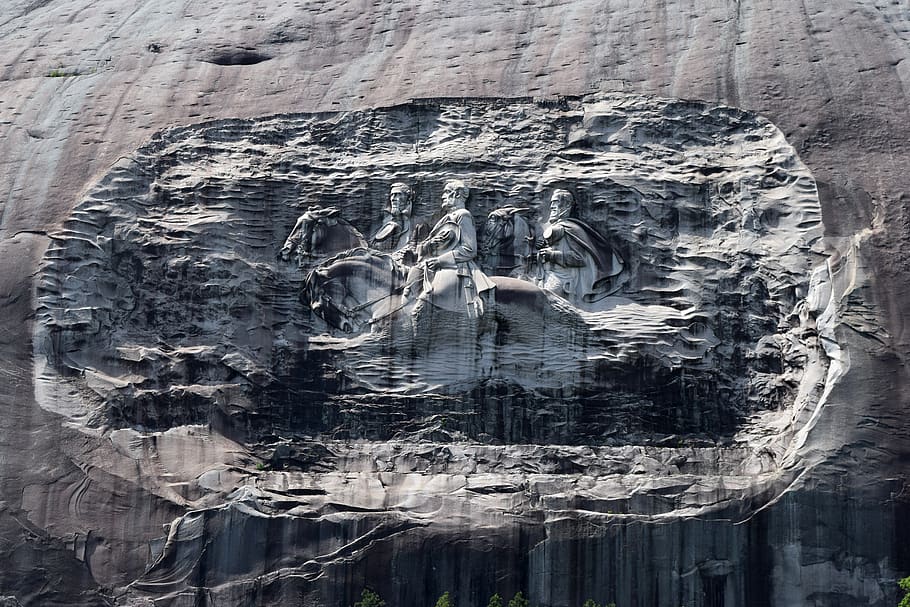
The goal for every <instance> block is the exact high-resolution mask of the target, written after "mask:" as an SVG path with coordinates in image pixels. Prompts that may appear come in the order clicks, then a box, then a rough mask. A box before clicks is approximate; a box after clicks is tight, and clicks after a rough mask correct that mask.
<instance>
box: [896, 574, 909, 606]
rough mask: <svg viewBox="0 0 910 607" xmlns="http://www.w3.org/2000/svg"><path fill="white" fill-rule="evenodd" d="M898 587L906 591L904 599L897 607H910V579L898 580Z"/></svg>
mask: <svg viewBox="0 0 910 607" xmlns="http://www.w3.org/2000/svg"><path fill="white" fill-rule="evenodd" d="M897 585H898V586H900V587H901V590H903V591H904V598H902V599H901V602H900V603H898V604H897V607H910V577H905V578H904V579H902V580H898V582H897Z"/></svg>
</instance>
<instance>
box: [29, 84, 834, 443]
mask: <svg viewBox="0 0 910 607" xmlns="http://www.w3.org/2000/svg"><path fill="white" fill-rule="evenodd" d="M365 235H367V236H365ZM820 237H821V225H820V214H819V205H818V200H817V193H816V187H815V182H814V180H813V178H812V176H811V175H810V174H809V172H808V170H807V169H806V168H805V166H804V165H803V164H802V163H801V162H800V160H799V158H798V157H797V155H796V153H795V151H794V150H793V148H792V147H790V145H789V144H788V143H787V142H786V141H785V139H784V137H783V135H782V134H781V133H780V131H779V130H778V129H777V128H775V127H774V126H773V125H772V124H770V123H768V122H767V121H765V120H764V119H762V118H760V117H758V116H755V115H753V114H749V113H746V112H742V111H739V110H735V109H732V108H727V107H718V106H708V105H703V104H699V103H690V102H681V101H672V100H661V99H653V98H645V97H636V96H608V97H590V98H572V99H564V100H561V101H560V102H558V103H553V102H534V101H531V100H513V101H486V100H483V101H472V100H427V101H418V102H413V103H411V104H407V105H403V106H397V107H393V108H385V109H376V110H371V111H362V112H348V113H342V114H337V115H331V116H328V115H283V116H273V117H268V118H262V119H256V120H226V121H219V122H216V123H205V124H200V125H193V126H188V127H180V128H175V129H172V130H169V131H166V132H164V133H161V134H159V135H157V136H155V137H154V138H153V139H152V140H151V141H150V142H149V143H148V144H147V145H145V146H143V147H142V148H141V149H139V150H138V151H137V152H136V154H135V155H133V156H132V157H130V158H128V159H124V160H123V161H121V162H120V163H119V164H118V165H117V166H115V167H114V168H113V169H112V170H111V172H110V173H109V174H108V175H107V176H106V177H104V178H103V179H102V180H101V182H100V183H99V184H98V185H97V187H96V188H95V189H94V190H93V191H92V192H90V193H89V195H88V196H87V197H86V199H85V200H84V201H83V203H82V204H81V205H80V206H79V207H78V209H77V211H76V212H75V214H74V216H73V217H72V219H71V220H70V221H68V222H67V224H66V225H65V227H64V229H63V230H62V231H61V232H60V233H59V235H58V238H57V243H56V246H54V247H52V248H51V250H49V252H48V254H47V258H46V263H45V265H44V269H43V277H42V286H41V289H40V292H39V317H40V322H39V323H38V324H39V329H38V335H37V336H36V344H37V348H36V356H37V358H38V360H39V362H40V363H41V364H40V365H39V374H40V375H41V377H39V380H40V379H41V378H44V379H46V380H47V381H43V382H42V381H39V382H38V383H39V391H41V390H54V391H55V393H54V397H53V398H44V399H43V400H42V402H43V403H45V406H47V407H49V408H54V409H56V410H58V411H60V412H62V413H64V414H66V415H67V416H69V417H70V418H72V419H73V420H74V421H78V423H81V424H84V425H87V426H105V427H128V426H131V427H139V428H147V429H163V428H167V427H171V426H174V425H179V424H183V423H214V424H218V425H220V426H221V427H224V428H227V429H229V430H231V431H233V432H236V433H239V434H240V435H243V436H246V437H247V438H250V437H253V438H255V437H256V436H260V435H263V434H267V433H269V432H273V431H275V432H295V433H304V434H307V435H325V436H332V437H336V438H344V437H367V438H374V439H386V438H390V437H396V436H397V437H403V436H408V437H417V438H420V437H434V438H436V439H440V440H454V439H467V440H476V441H484V442H490V441H494V442H495V441H503V442H557V443H578V444H627V443H635V442H641V441H652V440H661V439H662V438H661V437H668V436H675V435H687V436H689V437H691V438H692V440H701V439H707V438H711V439H712V440H713V439H715V438H716V437H718V436H721V437H723V436H730V435H732V434H733V433H734V432H735V431H736V429H737V428H738V427H739V425H741V424H742V423H744V421H745V420H746V419H747V418H748V417H749V416H750V415H752V414H754V413H756V412H760V411H763V410H769V409H770V410H778V409H781V408H784V407H788V406H792V405H794V403H798V401H800V400H811V399H812V398H816V397H817V395H814V396H813V394H814V393H813V388H812V387H811V386H810V385H809V383H812V382H811V381H810V380H809V379H807V378H809V377H816V376H817V375H818V373H819V372H822V371H823V369H824V368H825V366H826V365H827V362H826V356H825V354H824V352H823V351H822V350H821V349H820V347H819V346H818V345H817V343H816V339H815V329H814V322H815V316H816V315H817V312H812V311H811V306H808V305H807V304H806V301H811V294H810V291H811V290H812V289H813V286H812V282H811V281H810V276H811V275H812V273H813V271H815V272H824V271H825V270H824V268H825V259H826V257H825V255H824V254H823V249H822V247H821V243H820ZM821 283H824V280H823V279H822V281H821ZM816 288H817V287H816ZM807 298H808V299H807ZM810 367H811V368H813V369H815V370H814V371H812V372H811V373H809V372H808V371H809V369H810ZM819 369H821V370H822V371H819ZM61 386H65V388H64V387H61ZM62 390H66V391H68V395H67V394H61V391H62ZM39 397H41V394H39ZM250 439H251V438H250Z"/></svg>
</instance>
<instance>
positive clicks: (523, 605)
mask: <svg viewBox="0 0 910 607" xmlns="http://www.w3.org/2000/svg"><path fill="white" fill-rule="evenodd" d="M530 605H531V603H530V601H528V599H526V598H525V595H523V594H522V593H521V590H519V591H518V592H516V593H515V596H513V597H512V600H511V601H509V607H530Z"/></svg>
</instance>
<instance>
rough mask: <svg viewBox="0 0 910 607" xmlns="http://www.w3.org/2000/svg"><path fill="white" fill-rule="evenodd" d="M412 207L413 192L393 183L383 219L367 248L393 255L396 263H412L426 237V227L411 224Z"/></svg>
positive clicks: (405, 186) (406, 186)
mask: <svg viewBox="0 0 910 607" xmlns="http://www.w3.org/2000/svg"><path fill="white" fill-rule="evenodd" d="M413 205H414V191H413V190H412V189H411V188H410V186H408V185H407V184H405V183H401V182H398V183H393V184H392V189H391V191H390V192H389V204H388V206H387V207H386V209H385V212H386V217H385V220H384V221H383V223H382V225H381V226H380V227H379V229H378V230H377V231H376V233H375V234H374V235H373V238H372V239H371V240H370V246H371V247H372V248H374V249H376V250H377V251H382V252H385V253H393V256H394V257H395V258H396V259H397V260H398V261H402V262H404V263H407V264H411V263H414V261H416V245H417V243H418V242H420V240H421V239H422V238H423V237H424V236H425V235H426V225H425V224H422V223H419V224H418V223H414V222H413V221H412V219H411V212H412V211H413Z"/></svg>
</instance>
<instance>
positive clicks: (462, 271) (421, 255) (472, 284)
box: [404, 180, 495, 317]
mask: <svg viewBox="0 0 910 607" xmlns="http://www.w3.org/2000/svg"><path fill="white" fill-rule="evenodd" d="M468 195H469V190H468V187H467V186H466V185H465V183H464V182H463V181H460V180H453V181H449V182H447V183H446V184H445V187H444V188H443V192H442V210H443V211H445V212H446V214H445V216H443V218H442V219H440V220H439V221H438V222H437V223H436V225H435V226H433V229H432V230H431V231H430V234H429V235H428V236H427V237H426V238H425V239H424V240H423V241H422V242H421V243H420V244H419V245H418V246H417V259H418V264H417V265H416V266H414V268H412V270H411V272H410V274H409V275H408V280H407V285H408V286H407V287H406V288H405V293H404V295H405V297H409V296H410V294H411V293H412V292H414V291H415V289H420V294H419V296H418V301H419V304H418V305H422V303H423V302H428V303H431V304H433V305H435V306H437V307H439V308H442V309H445V310H449V311H453V312H464V313H466V314H467V315H468V316H471V317H476V316H480V315H481V314H483V303H482V300H481V299H480V295H481V293H483V292H485V291H488V290H490V289H493V288H494V287H495V285H494V284H493V282H492V281H491V280H490V279H489V278H487V276H486V275H485V274H484V273H483V272H481V271H480V268H478V266H477V263H476V262H475V261H474V258H475V257H476V255H477V233H476V230H475V228H474V219H473V217H471V213H470V212H469V211H468V210H467V209H465V202H466V201H467V199H468Z"/></svg>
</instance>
